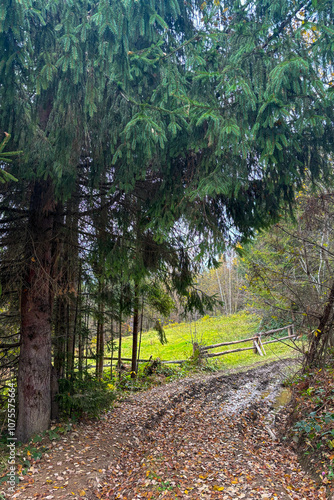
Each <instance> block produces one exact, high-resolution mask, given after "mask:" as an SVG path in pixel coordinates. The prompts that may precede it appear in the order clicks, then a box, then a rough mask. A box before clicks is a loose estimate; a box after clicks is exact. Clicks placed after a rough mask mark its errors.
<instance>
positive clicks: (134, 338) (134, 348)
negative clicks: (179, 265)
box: [131, 283, 139, 378]
mask: <svg viewBox="0 0 334 500" xmlns="http://www.w3.org/2000/svg"><path fill="white" fill-rule="evenodd" d="M138 288H139V287H138V283H135V291H134V306H133V330H132V362H131V378H135V377H136V375H137V350H138V324H139V297H138Z"/></svg>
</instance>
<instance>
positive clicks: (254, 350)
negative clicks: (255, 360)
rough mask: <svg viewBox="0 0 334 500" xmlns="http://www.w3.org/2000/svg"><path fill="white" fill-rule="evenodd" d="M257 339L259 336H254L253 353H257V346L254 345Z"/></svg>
mask: <svg viewBox="0 0 334 500" xmlns="http://www.w3.org/2000/svg"><path fill="white" fill-rule="evenodd" d="M257 340H259V337H256V338H255V339H254V340H253V352H254V353H255V354H257V352H258V351H257V347H256V341H257Z"/></svg>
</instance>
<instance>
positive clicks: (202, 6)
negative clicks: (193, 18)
mask: <svg viewBox="0 0 334 500" xmlns="http://www.w3.org/2000/svg"><path fill="white" fill-rule="evenodd" d="M205 7H206V2H203V3H202V5H201V6H200V9H201V10H204V9H205Z"/></svg>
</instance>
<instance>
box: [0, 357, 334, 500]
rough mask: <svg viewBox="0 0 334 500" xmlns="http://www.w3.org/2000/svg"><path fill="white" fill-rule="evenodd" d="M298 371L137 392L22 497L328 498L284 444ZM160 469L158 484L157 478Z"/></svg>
mask: <svg viewBox="0 0 334 500" xmlns="http://www.w3.org/2000/svg"><path fill="white" fill-rule="evenodd" d="M295 370H296V362H295V361H287V360H284V361H278V362H275V363H270V364H268V365H263V366H259V367H255V368H253V369H249V370H247V371H244V372H242V373H230V374H226V372H225V373H223V372H219V373H216V374H214V375H207V376H203V375H201V376H198V377H192V378H187V379H182V380H178V381H175V382H172V383H170V384H167V385H163V386H159V387H155V388H153V389H151V390H149V391H146V392H143V393H135V394H133V395H129V396H128V397H127V398H126V399H125V400H123V401H122V402H120V403H118V404H117V405H116V407H115V408H113V409H112V410H111V411H110V412H108V413H107V414H106V415H104V416H103V417H102V418H101V419H100V420H99V421H94V422H89V423H82V424H80V425H78V426H77V428H76V430H75V431H74V432H72V433H71V434H70V435H67V436H65V437H64V438H62V439H60V440H59V441H55V442H53V443H52V444H51V447H50V449H49V451H48V453H47V454H45V455H44V456H43V457H42V459H41V460H40V461H38V462H36V463H34V465H33V466H32V468H31V470H30V471H29V474H28V476H25V477H24V478H22V481H21V483H20V485H19V488H18V490H17V493H16V494H15V495H14V498H17V499H19V500H20V499H27V500H28V499H36V498H39V499H42V498H43V499H66V498H77V499H78V498H90V499H93V498H94V499H96V498H102V499H104V498H115V499H116V498H122V499H127V500H135V499H136V498H138V499H139V498H152V499H154V500H156V499H160V498H167V499H168V498H192V499H197V498H198V499H200V498H201V499H202V498H203V499H205V498H210V499H211V498H212V499H213V498H221V499H223V500H225V499H226V500H229V499H231V500H233V499H236V498H244V499H246V500H247V499H248V500H249V499H256V500H257V499H263V498H272V499H275V500H276V499H282V500H283V499H293V500H298V499H300V500H304V499H319V500H320V499H321V500H323V499H325V498H326V496H325V493H324V489H321V488H320V489H319V487H318V486H317V485H315V483H314V482H313V481H312V479H311V478H309V477H308V476H307V474H306V473H305V472H304V471H303V470H302V469H301V467H300V466H299V465H298V460H297V457H296V455H295V454H294V453H293V452H292V451H291V450H289V451H287V450H286V449H285V447H282V446H283V445H282V444H281V443H280V442H279V440H278V439H277V432H276V424H277V421H278V420H279V419H280V418H281V417H280V412H279V411H278V410H279V397H281V398H282V394H283V395H284V396H283V400H284V402H286V401H287V399H288V394H287V393H286V392H284V391H283V393H282V382H283V380H284V379H286V377H287V376H288V375H289V374H291V373H292V372H293V371H295ZM195 415H196V418H195ZM210 436H211V437H210ZM212 436H213V437H212ZM180 443H183V444H182V449H183V450H184V452H182V453H183V458H182V454H181V455H179V452H180ZM187 443H188V444H187ZM199 456H201V458H200V459H199ZM150 457H151V458H150ZM155 457H159V459H155ZM149 461H150V469H148V468H147V467H148V466H147V462H149ZM222 464H223V465H224V466H223V465H222ZM154 468H155V470H158V469H159V471H160V472H159V471H158V472H159V473H160V476H159V474H158V472H157V473H156V476H157V477H159V478H160V479H157V480H155V479H154V478H155V476H153V479H152V478H151V475H150V474H151V472H152V470H153V469H154ZM168 471H169V472H168ZM204 471H206V474H204V475H203V473H204ZM208 471H210V473H209V474H208ZM224 471H225V472H224ZM233 471H234V472H233ZM236 471H237V472H236ZM268 471H269V472H268ZM167 473H168V474H167ZM154 474H155V473H154ZM161 474H162V475H161ZM164 474H165V476H166V474H167V475H168V478H167V476H166V477H165V476H164V477H163V475H164ZM210 474H211V476H210ZM184 477H186V478H188V479H187V481H188V482H189V485H188V486H187V485H186V484H185V480H184ZM191 478H192V480H191ZM198 478H204V479H198ZM198 481H199V482H198ZM159 484H160V486H159ZM161 484H163V485H168V487H167V486H166V488H161ZM7 498H10V497H8V496H7Z"/></svg>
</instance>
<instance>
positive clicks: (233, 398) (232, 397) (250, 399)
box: [221, 381, 291, 415]
mask: <svg viewBox="0 0 334 500" xmlns="http://www.w3.org/2000/svg"><path fill="white" fill-rule="evenodd" d="M278 384H280V382H278ZM278 384H277V382H276V383H273V384H270V385H269V386H267V388H266V390H261V388H260V387H259V384H258V381H252V382H250V381H249V382H247V383H245V384H244V385H243V386H242V387H240V388H238V389H236V390H234V391H231V392H230V393H229V394H228V399H227V400H226V401H225V403H224V404H223V406H222V407H221V409H222V411H223V413H225V414H226V413H227V414H229V415H233V414H234V413H236V412H240V411H242V410H243V409H244V408H245V407H247V406H249V405H250V404H252V403H256V402H258V401H264V402H266V403H267V404H268V405H269V406H270V407H271V410H270V413H272V414H273V415H274V414H276V413H277V411H278V410H279V409H280V408H282V407H283V406H286V405H287V404H288V403H289V402H290V400H291V391H290V389H288V388H286V387H282V386H281V385H278Z"/></svg>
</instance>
